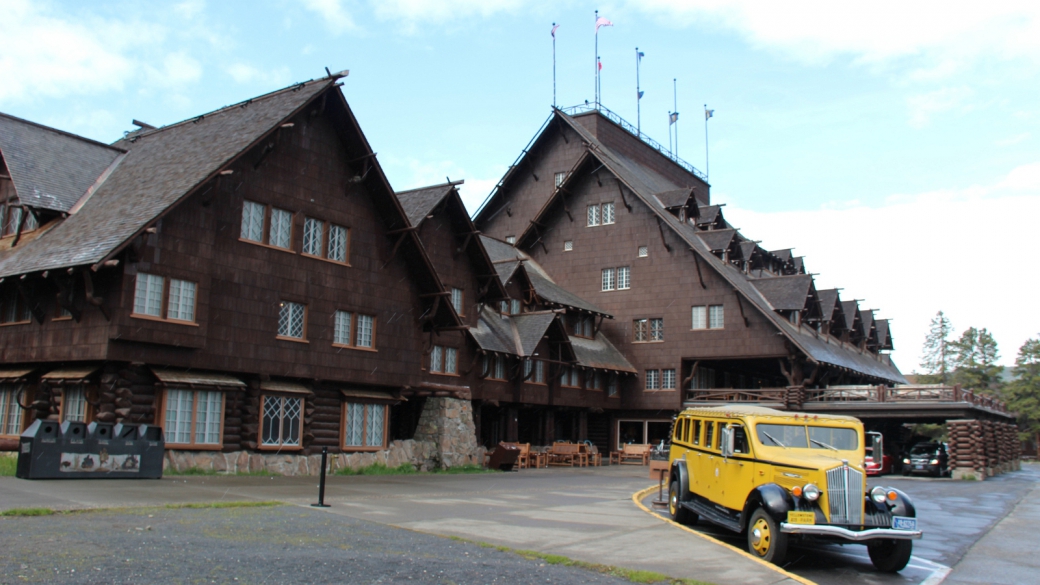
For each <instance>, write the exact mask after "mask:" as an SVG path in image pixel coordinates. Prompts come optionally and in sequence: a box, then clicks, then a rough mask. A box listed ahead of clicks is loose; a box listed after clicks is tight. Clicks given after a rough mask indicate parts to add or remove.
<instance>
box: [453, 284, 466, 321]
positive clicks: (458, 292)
mask: <svg viewBox="0 0 1040 585" xmlns="http://www.w3.org/2000/svg"><path fill="white" fill-rule="evenodd" d="M462 303H463V294H462V289H461V288H452V289H451V306H452V307H455V312H456V313H458V314H459V315H463V314H464V313H463V311H462Z"/></svg>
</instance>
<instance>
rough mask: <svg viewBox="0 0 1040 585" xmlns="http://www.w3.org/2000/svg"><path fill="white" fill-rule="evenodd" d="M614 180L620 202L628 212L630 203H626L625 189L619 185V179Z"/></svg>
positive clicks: (630, 208)
mask: <svg viewBox="0 0 1040 585" xmlns="http://www.w3.org/2000/svg"><path fill="white" fill-rule="evenodd" d="M616 180H617V190H618V193H620V194H621V203H624V204H625V209H627V210H628V212H629V213H632V205H630V204H629V203H628V199H625V190H624V189H623V188H622V187H621V179H616Z"/></svg>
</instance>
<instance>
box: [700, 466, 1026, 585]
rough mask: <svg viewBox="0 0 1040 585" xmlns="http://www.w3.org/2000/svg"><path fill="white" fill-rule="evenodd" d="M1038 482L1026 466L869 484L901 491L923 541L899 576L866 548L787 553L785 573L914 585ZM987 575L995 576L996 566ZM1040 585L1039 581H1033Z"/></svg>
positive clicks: (717, 533) (714, 532)
mask: <svg viewBox="0 0 1040 585" xmlns="http://www.w3.org/2000/svg"><path fill="white" fill-rule="evenodd" d="M1037 482H1040V466H1036V465H1026V466H1023V469H1022V471H1017V472H1014V473H1007V474H1003V475H999V476H997V477H994V478H991V479H988V480H986V481H954V480H951V479H934V478H924V477H922V478H918V477H910V478H904V477H902V476H883V477H876V478H870V479H869V481H868V487H873V486H875V485H881V486H886V487H887V486H891V487H895V488H898V489H900V490H903V491H904V492H906V493H907V494H908V495H909V496H910V497H911V498H912V499H913V501H914V504H915V505H916V507H917V517H918V519H919V522H920V526H921V529H922V530H923V531H924V537H923V538H922V539H921V540H917V541H915V542H914V555H913V558H911V560H910V564H909V565H908V566H907V568H906V569H904V570H903V571H901V572H899V573H898V574H894V575H892V574H885V573H880V572H878V571H877V570H876V569H874V566H873V565H872V564H871V562H870V557H868V556H867V550H866V547H864V546H861V545H847V546H838V545H828V546H823V547H814V548H803V549H799V548H792V549H791V551H790V553H789V558H788V563H787V564H786V565H785V566H784V568H785V569H787V570H788V571H791V572H792V573H794V574H796V575H800V576H802V577H805V578H807V579H810V580H812V581H815V582H816V583H819V584H820V585H839V584H865V585H866V584H869V585H889V584H900V585H908V584H918V583H921V582H923V581H925V580H926V579H928V578H929V577H931V576H932V575H937V576H938V574H937V573H936V572H937V571H941V570H942V569H944V568H948V567H954V566H955V565H956V564H957V563H958V562H959V561H960V560H961V559H962V558H963V557H964V555H965V553H966V552H968V549H970V548H971V547H972V546H973V545H974V544H975V543H976V542H977V541H978V540H979V539H980V538H982V537H983V536H984V535H985V534H987V533H988V532H989V531H990V530H991V529H992V528H993V527H994V526H995V525H996V524H997V523H998V522H999V521H1000V520H1001V519H1003V518H1004V517H1005V516H1006V515H1007V514H1008V512H1010V511H1011V509H1012V508H1013V507H1014V506H1015V504H1017V503H1018V502H1019V500H1021V499H1022V497H1023V496H1024V495H1025V494H1026V493H1027V492H1029V491H1030V490H1032V489H1033V488H1035V487H1036V486H1037ZM696 529H697V530H699V531H701V532H704V533H706V534H709V535H711V536H713V537H715V538H718V539H719V540H722V541H723V542H727V543H730V544H732V545H734V546H737V547H742V548H743V547H746V543H745V542H744V539H743V538H741V537H739V536H735V535H734V534H733V533H732V532H729V531H727V530H724V529H720V528H716V527H714V526H711V525H709V524H700V525H698V526H697V527H696ZM992 570H993V571H994V573H995V574H996V573H999V572H1000V570H1001V567H1000V562H999V561H997V560H994V562H993V566H992ZM1037 580H1038V581H1040V577H1038V578H1037Z"/></svg>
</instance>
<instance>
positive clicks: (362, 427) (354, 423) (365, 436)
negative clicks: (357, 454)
mask: <svg viewBox="0 0 1040 585" xmlns="http://www.w3.org/2000/svg"><path fill="white" fill-rule="evenodd" d="M385 446H386V406H384V405H382V404H359V403H356V402H345V403H343V448H344V449H359V448H366V447H368V448H373V447H374V448H383V447H385Z"/></svg>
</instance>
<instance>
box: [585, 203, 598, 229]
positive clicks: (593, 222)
mask: <svg viewBox="0 0 1040 585" xmlns="http://www.w3.org/2000/svg"><path fill="white" fill-rule="evenodd" d="M586 225H587V226H588V227H595V226H597V225H599V205H590V206H589V209H588V223H587V224H586Z"/></svg>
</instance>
